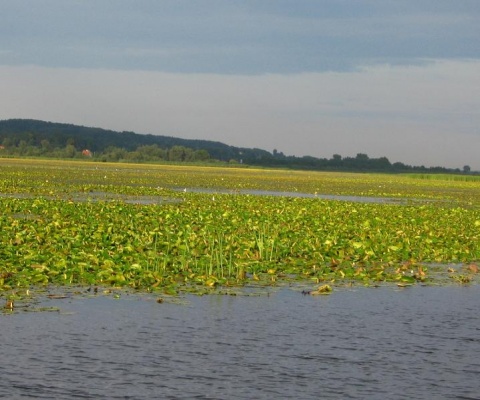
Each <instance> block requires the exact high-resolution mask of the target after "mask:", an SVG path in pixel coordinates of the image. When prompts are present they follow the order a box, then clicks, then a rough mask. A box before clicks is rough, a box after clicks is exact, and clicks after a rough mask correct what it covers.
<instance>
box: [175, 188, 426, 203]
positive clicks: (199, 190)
mask: <svg viewBox="0 0 480 400" xmlns="http://www.w3.org/2000/svg"><path fill="white" fill-rule="evenodd" d="M175 190H177V191H181V190H183V191H188V192H194V193H211V194H217V193H219V194H249V195H253V196H275V197H295V198H307V199H317V198H318V199H323V200H339V201H351V202H356V203H386V204H407V203H409V202H419V201H422V202H424V200H419V199H405V198H392V197H373V196H349V195H339V194H317V193H315V194H313V193H302V192H279V191H275V190H253V189H242V190H230V189H211V188H185V189H180V188H175Z"/></svg>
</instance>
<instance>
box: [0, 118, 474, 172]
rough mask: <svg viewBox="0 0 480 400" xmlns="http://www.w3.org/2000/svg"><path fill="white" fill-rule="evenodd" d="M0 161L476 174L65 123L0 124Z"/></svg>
mask: <svg viewBox="0 0 480 400" xmlns="http://www.w3.org/2000/svg"><path fill="white" fill-rule="evenodd" d="M0 157H47V158H66V159H90V160H92V161H104V162H136V163H146V162H153V163H155V162H177V163H183V162H185V163H189V162H195V163H218V162H221V163H230V164H243V165H251V166H259V167H272V168H288V169H303V170H319V171H351V172H386V173H401V172H421V173H455V174H462V173H463V174H469V175H472V174H478V172H472V171H471V169H470V167H469V166H468V165H465V166H464V167H463V169H462V170H460V169H459V168H456V169H451V168H445V167H440V166H439V167H425V166H423V165H422V166H410V165H406V164H404V163H402V162H395V163H391V162H390V161H389V160H388V158H387V157H379V158H370V157H369V156H368V155H367V154H364V153H358V154H357V155H356V156H355V157H342V156H341V155H339V154H334V155H333V156H332V157H331V158H330V159H327V158H316V157H311V156H304V157H297V156H286V155H285V154H284V153H283V152H279V151H278V150H277V149H274V150H273V152H272V153H270V152H268V151H266V150H262V149H255V148H253V149H251V148H250V149H249V148H238V147H234V146H229V145H226V144H223V143H220V142H214V141H208V140H191V139H180V138H174V137H169V136H154V135H141V134H137V133H133V132H115V131H109V130H104V129H100V128H88V127H83V126H78V125H71V124H60V123H53V122H45V121H37V120H25V119H11V120H4V121H0Z"/></svg>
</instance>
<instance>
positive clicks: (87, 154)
mask: <svg viewBox="0 0 480 400" xmlns="http://www.w3.org/2000/svg"><path fill="white" fill-rule="evenodd" d="M92 155H93V154H92V152H91V151H90V150H88V149H84V150H82V156H84V157H92Z"/></svg>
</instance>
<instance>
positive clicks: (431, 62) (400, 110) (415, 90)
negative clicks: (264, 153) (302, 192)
mask: <svg viewBox="0 0 480 400" xmlns="http://www.w3.org/2000/svg"><path fill="white" fill-rule="evenodd" d="M0 93H1V95H0V119H9V118H32V119H40V120H45V121H53V122H66V123H73V124H79V125H84V126H92V127H100V128H105V129H112V130H119V131H134V132H137V133H150V134H158V135H167V136H176V137H181V138H187V139H207V140H215V141H220V142H223V143H226V144H229V145H233V146H239V147H249V148H253V147H256V148H261V149H265V150H268V151H273V150H274V149H276V150H278V151H279V152H280V151H281V152H283V153H284V154H286V155H296V156H304V155H310V156H314V157H321V158H323V157H325V158H331V157H332V155H333V154H340V155H342V156H344V157H345V156H350V157H354V156H356V154H357V153H366V154H368V155H369V156H370V157H382V156H386V157H388V159H389V160H390V161H391V162H396V161H400V162H404V163H406V164H410V165H425V166H445V167H451V168H463V166H464V165H469V166H470V167H471V168H472V170H480V156H479V152H480V1H479V0H401V1H399V0H257V1H254V0H238V1H232V0H16V1H11V0H0Z"/></svg>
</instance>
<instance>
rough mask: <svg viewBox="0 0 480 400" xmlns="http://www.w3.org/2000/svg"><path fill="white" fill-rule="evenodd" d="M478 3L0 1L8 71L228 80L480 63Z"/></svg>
mask: <svg viewBox="0 0 480 400" xmlns="http://www.w3.org/2000/svg"><path fill="white" fill-rule="evenodd" d="M479 5H480V3H479V2H477V1H468V0H466V1H461V2H452V1H444V0H435V1H433V0H428V1H422V2H418V1H409V0H407V1H402V2H398V1H388V0H385V1H381V2H379V1H357V0H335V1H333V0H328V1H322V2H319V1H310V0H303V1H299V0H296V1H283V0H279V1H275V2H271V1H248V0H245V1H220V0H205V1H201V2H198V1H185V0H175V1H168V0H167V1H161V2H159V1H152V0H149V1H147V0H140V1H125V0H115V1H113V0H95V1H93V0H85V1H66V0H47V1H42V2H38V1H35V0H26V1H22V2H11V1H1V2H0V9H1V10H2V12H1V13H0V63H1V64H13V65H15V64H16V65H18V64H37V65H44V66H55V67H58V66H66V67H78V66H82V67H86V68H113V69H145V70H157V71H169V72H204V73H205V72H207V73H227V74H261V73H297V72H314V71H328V70H332V71H334V70H335V71H346V70H354V69H355V68H357V67H358V66H359V65H364V64H371V63H377V62H387V63H393V64H397V63H402V64H409V63H412V64H417V63H418V62H419V60H421V59H424V58H443V59H448V58H479V56H480V41H479V40H478V37H480V6H479Z"/></svg>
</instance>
